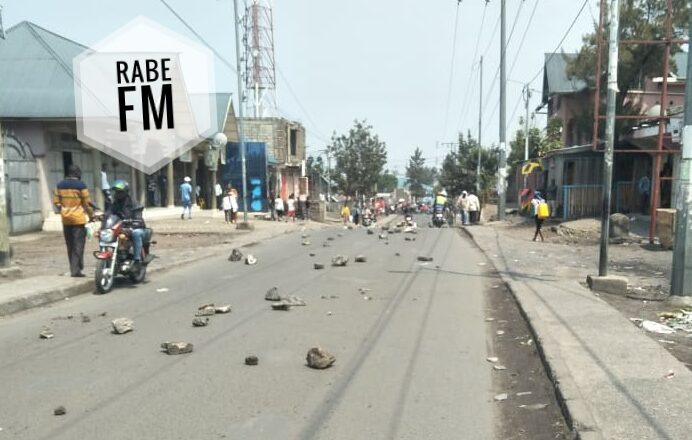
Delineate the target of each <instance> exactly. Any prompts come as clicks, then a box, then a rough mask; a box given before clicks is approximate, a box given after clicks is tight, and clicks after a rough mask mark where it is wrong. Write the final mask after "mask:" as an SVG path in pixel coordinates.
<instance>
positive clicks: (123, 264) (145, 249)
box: [94, 215, 156, 293]
mask: <svg viewBox="0 0 692 440" xmlns="http://www.w3.org/2000/svg"><path fill="white" fill-rule="evenodd" d="M133 223H134V222H133V221H132V220H127V219H121V218H119V217H118V216H116V215H112V216H110V218H108V219H106V222H105V225H104V227H103V228H102V229H101V230H100V231H98V233H97V235H98V238H99V250H98V251H94V257H95V258H96V259H97V260H98V261H97V262H96V272H95V274H94V282H95V284H96V289H97V290H98V291H99V292H100V293H108V292H110V291H111V290H112V289H113V285H114V282H115V277H116V276H117V275H119V274H121V275H125V276H127V277H128V278H129V279H130V281H132V282H133V283H135V284H137V283H141V282H142V281H144V278H145V277H146V274H147V265H148V264H149V263H150V262H151V260H152V259H153V256H152V255H150V253H149V248H150V246H151V245H152V244H155V243H156V242H154V241H152V240H151V236H152V234H153V231H152V229H151V228H144V236H143V237H142V258H141V262H140V264H139V268H138V269H134V268H133V266H134V254H133V253H132V251H133V243H132V239H131V234H132V229H133V228H132V226H133Z"/></svg>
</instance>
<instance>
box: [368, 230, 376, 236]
mask: <svg viewBox="0 0 692 440" xmlns="http://www.w3.org/2000/svg"><path fill="white" fill-rule="evenodd" d="M367 232H368V235H374V234H375V231H373V230H372V229H368V230H367Z"/></svg>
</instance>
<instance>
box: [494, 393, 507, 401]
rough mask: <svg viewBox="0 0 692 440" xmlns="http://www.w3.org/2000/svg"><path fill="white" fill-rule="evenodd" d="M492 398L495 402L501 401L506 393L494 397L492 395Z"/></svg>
mask: <svg viewBox="0 0 692 440" xmlns="http://www.w3.org/2000/svg"><path fill="white" fill-rule="evenodd" d="M493 399H495V401H496V402H502V401H503V400H507V393H502V394H498V395H496V396H495V397H493Z"/></svg>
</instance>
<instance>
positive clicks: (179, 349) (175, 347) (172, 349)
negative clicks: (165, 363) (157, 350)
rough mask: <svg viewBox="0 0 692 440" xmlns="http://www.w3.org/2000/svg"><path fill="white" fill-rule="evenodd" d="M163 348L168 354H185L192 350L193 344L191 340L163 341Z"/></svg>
mask: <svg viewBox="0 0 692 440" xmlns="http://www.w3.org/2000/svg"><path fill="white" fill-rule="evenodd" d="M161 348H162V349H163V351H164V352H166V354H185V353H191V352H192V348H193V346H192V344H191V343H189V342H163V343H161Z"/></svg>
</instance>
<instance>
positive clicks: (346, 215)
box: [341, 203, 351, 225]
mask: <svg viewBox="0 0 692 440" xmlns="http://www.w3.org/2000/svg"><path fill="white" fill-rule="evenodd" d="M350 217H351V210H350V209H349V207H348V205H347V204H346V203H344V206H343V207H342V208H341V218H342V219H343V221H344V225H346V224H347V223H348V221H349V219H350Z"/></svg>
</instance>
